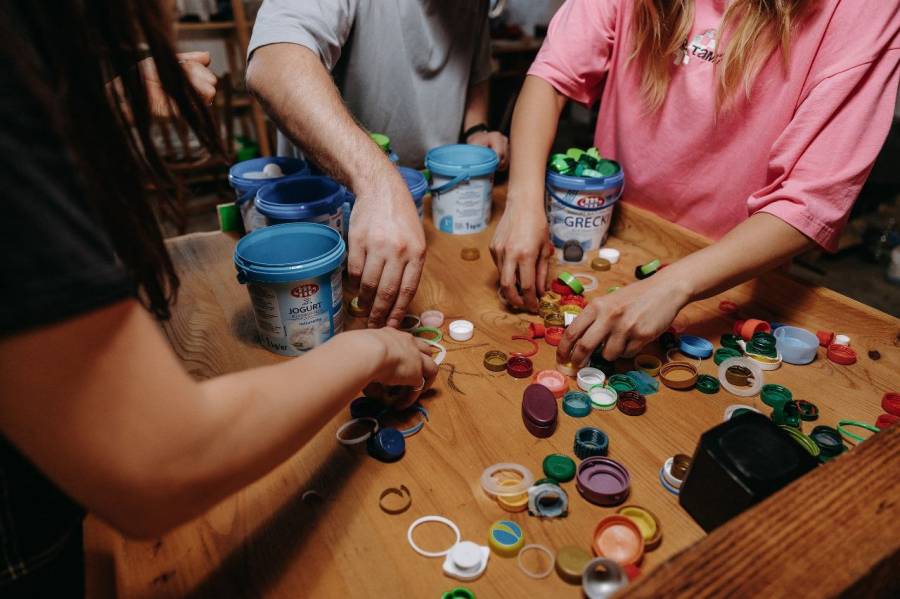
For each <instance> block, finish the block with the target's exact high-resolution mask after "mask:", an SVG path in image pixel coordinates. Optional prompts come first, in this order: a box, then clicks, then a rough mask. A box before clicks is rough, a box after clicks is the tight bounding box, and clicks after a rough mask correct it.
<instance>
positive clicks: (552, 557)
mask: <svg viewBox="0 0 900 599" xmlns="http://www.w3.org/2000/svg"><path fill="white" fill-rule="evenodd" d="M528 551H540V552H542V553H544V554H545V555H546V556H547V557H548V558H550V559H549V560H548V561H549V562H550V565H549V566H548V567H547V570H546V571H538V572H535V571H533V570H529V569H528V568H526V567H525V565H524V564H523V563H522V555H523V554H524V553H526V552H528ZM555 560H556V556H555V555H553V552H552V551H550V550H549V549H547V548H546V547H544V546H543V545H525V546H524V547H522V549H521V550H520V551H519V557H518V558H517V561H518V562H519V570H521V571H522V572H523V573H524V574H525V576H528V577H529V578H538V579H539V578H547V577H548V576H550V573H551V572H553V568H554V562H555Z"/></svg>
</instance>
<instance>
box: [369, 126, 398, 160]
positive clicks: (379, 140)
mask: <svg viewBox="0 0 900 599" xmlns="http://www.w3.org/2000/svg"><path fill="white" fill-rule="evenodd" d="M369 137H371V138H372V141H374V142H375V143H376V144H378V147H379V148H380V149H381V151H382V152H384V153H385V154H386V155H387V157H388V160H390V161H391V163H392V164H394V165H397V164H400V157H399V156H397V153H396V152H395V151H394V150H393V148H391V138H390V137H388V136H387V135H385V134H384V133H369Z"/></svg>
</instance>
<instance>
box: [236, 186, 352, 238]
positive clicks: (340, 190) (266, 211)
mask: <svg viewBox="0 0 900 599" xmlns="http://www.w3.org/2000/svg"><path fill="white" fill-rule="evenodd" d="M345 199H346V190H345V189H344V187H343V186H342V185H340V184H338V183H337V182H336V181H335V180H334V179H331V178H330V177H296V178H292V179H286V180H284V181H278V182H276V183H271V184H269V185H266V186H264V187H262V188H261V189H260V190H259V191H258V192H257V194H256V200H255V202H254V203H255V205H256V210H257V212H259V213H260V214H261V215H262V216H263V217H265V219H266V224H269V225H274V224H280V223H293V222H315V223H321V224H325V225H328V226H330V227H334V228H335V229H337V230H338V231H340V230H342V228H343V225H342V224H341V223H342V222H343V205H344V201H345Z"/></svg>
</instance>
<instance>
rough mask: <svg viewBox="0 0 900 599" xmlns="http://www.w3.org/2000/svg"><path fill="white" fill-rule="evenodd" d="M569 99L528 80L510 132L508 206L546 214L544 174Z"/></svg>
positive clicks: (531, 79) (538, 79) (539, 80)
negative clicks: (518, 206)
mask: <svg viewBox="0 0 900 599" xmlns="http://www.w3.org/2000/svg"><path fill="white" fill-rule="evenodd" d="M565 103H566V99H565V97H564V96H562V95H561V94H559V93H557V92H556V90H555V89H553V86H551V85H550V84H549V83H547V82H546V81H544V80H543V79H540V78H538V77H526V79H525V85H524V86H523V87H522V92H521V93H520V94H519V99H518V101H517V102H516V109H515V112H514V113H513V120H512V130H511V131H510V166H509V194H508V199H507V204H508V205H509V206H516V205H518V204H522V205H527V206H530V207H533V208H539V209H541V210H543V204H542V201H543V189H544V172H545V171H546V164H547V157H548V156H549V155H550V149H551V148H552V147H553V139H554V138H555V137H556V128H557V125H558V123H559V115H560V113H561V112H562V109H563V107H564V106H565Z"/></svg>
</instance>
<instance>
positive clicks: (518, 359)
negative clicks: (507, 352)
mask: <svg viewBox="0 0 900 599" xmlns="http://www.w3.org/2000/svg"><path fill="white" fill-rule="evenodd" d="M506 372H508V373H509V375H510V376H511V377H514V378H517V379H525V378H528V377H530V376H531V374H532V373H533V372H534V363H533V362H532V361H531V360H530V359H529V358H525V357H523V356H513V357H511V358H510V359H509V361H507V362H506Z"/></svg>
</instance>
